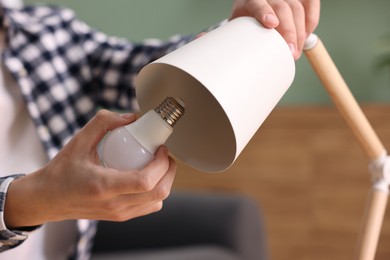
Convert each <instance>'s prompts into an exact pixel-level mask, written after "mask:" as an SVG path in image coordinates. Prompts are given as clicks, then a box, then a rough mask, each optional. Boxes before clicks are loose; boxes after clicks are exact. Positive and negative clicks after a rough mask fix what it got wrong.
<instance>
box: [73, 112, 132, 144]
mask: <svg viewBox="0 0 390 260" xmlns="http://www.w3.org/2000/svg"><path fill="white" fill-rule="evenodd" d="M135 119H136V116H135V114H118V113H114V112H111V111H108V110H105V109H102V110H99V111H98V112H97V113H96V115H95V116H94V117H93V118H92V119H91V120H90V121H89V122H88V123H87V124H86V125H85V126H84V127H83V128H82V129H81V130H80V132H79V134H78V135H79V136H81V138H80V139H81V140H88V143H87V144H85V145H87V146H89V147H88V148H91V149H95V148H96V146H97V145H98V143H99V142H100V141H101V139H102V138H103V137H104V136H105V135H106V134H107V133H108V132H109V131H111V130H114V129H115V128H118V127H120V126H123V125H127V124H130V123H131V122H133V121H134V120H135Z"/></svg>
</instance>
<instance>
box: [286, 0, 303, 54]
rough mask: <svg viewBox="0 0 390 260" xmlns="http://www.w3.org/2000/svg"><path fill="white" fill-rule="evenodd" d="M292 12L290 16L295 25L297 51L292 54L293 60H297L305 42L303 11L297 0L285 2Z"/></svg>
mask: <svg viewBox="0 0 390 260" xmlns="http://www.w3.org/2000/svg"><path fill="white" fill-rule="evenodd" d="M286 2H287V3H288V4H289V6H290V8H291V11H292V16H293V19H294V24H295V33H296V42H297V45H296V46H297V50H296V53H295V54H294V58H295V59H298V58H299V56H300V55H301V53H302V49H303V45H304V43H305V40H306V24H305V9H304V7H303V5H302V3H301V2H300V1H298V0H287V1H286Z"/></svg>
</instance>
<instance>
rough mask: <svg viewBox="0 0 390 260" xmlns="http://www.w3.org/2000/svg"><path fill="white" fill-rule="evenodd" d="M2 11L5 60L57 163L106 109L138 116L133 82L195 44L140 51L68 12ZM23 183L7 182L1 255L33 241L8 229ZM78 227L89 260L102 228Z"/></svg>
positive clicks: (81, 252) (0, 181)
mask: <svg viewBox="0 0 390 260" xmlns="http://www.w3.org/2000/svg"><path fill="white" fill-rule="evenodd" d="M2 12H3V28H4V29H5V31H6V34H7V48H6V50H5V51H4V52H3V54H2V61H3V63H4V64H5V66H6V67H7V68H8V69H9V71H10V72H11V74H12V75H13V76H14V78H15V80H16V82H17V83H18V85H19V87H20V89H21V93H22V96H23V98H24V100H25V102H26V106H27V108H28V111H29V113H30V115H31V118H32V119H33V121H34V123H35V126H36V130H37V133H38V136H39V138H40V140H41V142H42V144H43V146H44V149H45V151H46V152H47V155H48V157H49V158H50V159H51V158H53V157H54V156H55V155H56V154H57V153H58V151H59V150H60V149H61V148H62V147H63V146H64V145H65V144H66V143H67V142H68V141H69V140H70V139H71V138H72V136H73V135H74V134H75V133H76V132H77V131H78V130H79V129H80V128H81V127H83V126H84V125H85V124H86V123H87V121H88V120H89V119H90V118H91V117H92V116H93V115H94V114H95V112H96V110H97V108H98V107H100V108H101V107H104V108H109V109H120V110H126V111H135V110H137V109H138V107H137V104H136V100H135V95H134V94H135V93H134V86H133V79H134V77H135V76H136V75H137V73H138V71H139V70H140V69H141V68H142V67H143V66H144V65H145V64H147V63H149V62H151V61H153V60H155V59H157V58H159V57H161V56H162V55H164V54H166V53H168V52H170V51H172V50H173V49H175V48H177V47H179V46H181V45H183V44H185V43H187V42H188V41H190V40H191V39H192V36H188V37H173V38H171V39H170V40H169V41H167V42H160V41H157V40H149V41H145V42H143V43H141V44H135V43H131V42H128V41H125V40H122V39H118V38H114V37H108V36H106V35H104V34H103V33H101V32H99V31H96V30H93V29H91V28H89V27H88V26H87V25H86V24H85V23H83V22H82V21H80V20H77V19H76V17H75V14H74V13H73V12H72V11H71V10H68V9H63V8H58V7H50V6H37V7H23V8H22V9H8V8H3V10H2ZM20 176H22V175H20V174H18V175H10V176H8V177H4V178H0V251H4V250H7V249H9V248H13V247H16V246H18V245H19V244H21V243H22V242H23V241H24V240H25V239H27V235H28V232H27V231H29V230H8V229H7V228H6V226H5V224H4V220H3V212H4V200H5V195H6V192H7V188H8V185H9V183H10V182H11V181H12V180H13V179H14V178H17V177H20ZM78 226H79V235H80V236H79V241H78V244H77V246H75V252H74V255H73V256H71V258H73V259H88V258H89V249H90V245H91V243H90V241H91V239H92V238H93V235H94V231H95V228H96V222H93V221H86V220H79V221H78ZM30 231H31V230H30Z"/></svg>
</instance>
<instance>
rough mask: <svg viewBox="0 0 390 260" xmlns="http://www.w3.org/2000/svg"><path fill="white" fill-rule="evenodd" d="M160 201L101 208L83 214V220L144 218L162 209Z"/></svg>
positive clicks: (119, 220)
mask: <svg viewBox="0 0 390 260" xmlns="http://www.w3.org/2000/svg"><path fill="white" fill-rule="evenodd" d="M162 206H163V202H162V201H157V202H156V201H152V202H148V203H144V204H137V205H132V206H127V207H116V208H101V209H99V210H97V211H92V212H85V213H83V214H82V216H83V218H86V219H93V220H107V221H118V222H122V221H126V220H129V219H133V218H136V217H140V216H145V215H148V214H151V213H154V212H157V211H159V210H161V209H162Z"/></svg>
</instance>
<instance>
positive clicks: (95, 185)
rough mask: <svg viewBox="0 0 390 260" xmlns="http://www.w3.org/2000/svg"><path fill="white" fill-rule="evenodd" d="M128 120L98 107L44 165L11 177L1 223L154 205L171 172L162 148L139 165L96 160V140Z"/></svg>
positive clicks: (124, 213) (124, 214)
mask: <svg viewBox="0 0 390 260" xmlns="http://www.w3.org/2000/svg"><path fill="white" fill-rule="evenodd" d="M134 120H135V116H133V115H119V114H116V113H112V112H109V111H106V110H103V111H99V112H98V113H97V114H96V115H95V117H94V118H92V119H91V121H90V122H88V124H87V125H86V126H85V127H84V128H82V129H81V130H80V131H79V133H77V134H76V135H75V137H74V138H73V139H72V140H71V141H70V142H69V143H68V144H67V145H66V146H65V147H64V148H63V149H62V150H61V151H60V152H59V153H58V155H57V156H56V157H55V158H54V159H53V160H51V161H50V162H49V163H48V164H47V165H46V166H45V167H43V168H42V169H40V170H38V171H36V172H34V173H32V174H29V175H27V176H24V177H22V178H19V179H17V180H14V181H13V182H12V183H11V185H10V187H9V190H8V193H7V199H6V204H5V221H6V225H7V226H8V227H9V228H10V227H23V226H34V225H39V224H42V223H45V222H48V221H61V220H66V219H96V220H112V221H124V220H127V219H131V218H134V217H138V216H142V215H146V214H149V213H152V212H155V211H158V210H160V209H161V207H162V201H163V200H164V199H165V198H167V196H168V195H169V193H170V190H171V187H172V183H173V179H174V176H175V172H176V164H175V162H174V160H173V159H172V158H170V157H169V156H168V151H167V148H166V147H161V148H160V149H159V150H158V151H157V153H156V156H155V159H154V160H153V161H152V162H150V163H149V164H148V165H147V166H146V167H145V168H143V169H141V170H128V171H119V170H116V169H109V168H104V167H103V166H101V165H100V163H99V157H98V153H97V149H96V148H97V145H98V144H99V142H100V140H101V139H102V138H103V137H104V136H105V134H106V133H107V132H108V131H110V130H113V129H115V128H117V127H119V126H122V125H126V124H129V123H131V122H132V121H134Z"/></svg>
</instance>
